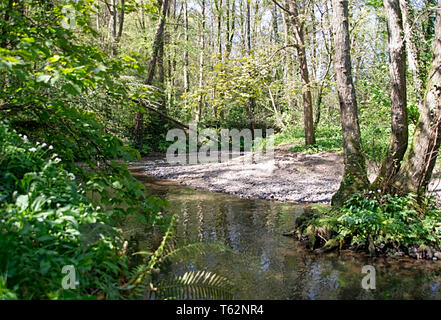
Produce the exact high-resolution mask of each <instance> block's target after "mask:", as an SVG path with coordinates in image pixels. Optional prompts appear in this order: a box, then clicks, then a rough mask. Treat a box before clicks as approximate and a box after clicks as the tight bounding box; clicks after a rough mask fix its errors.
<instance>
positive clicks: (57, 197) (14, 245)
mask: <svg viewBox="0 0 441 320" xmlns="http://www.w3.org/2000/svg"><path fill="white" fill-rule="evenodd" d="M0 150H1V158H0V176H1V177H2V182H3V183H2V184H1V196H0V218H1V224H0V256H1V257H2V259H1V260H0V272H1V274H2V276H3V278H4V279H5V280H4V281H5V282H6V283H7V285H8V288H14V291H15V292H16V293H17V295H18V296H19V297H22V298H24V297H25V298H48V297H52V298H54V297H57V296H60V295H61V296H62V295H63V290H62V289H61V280H62V278H63V277H64V276H65V275H64V274H62V273H61V270H62V267H63V266H65V265H74V266H75V268H76V274H77V279H78V281H79V287H78V290H76V294H78V295H79V296H81V295H92V294H96V292H97V291H98V290H103V291H105V292H107V293H109V294H110V297H116V296H118V295H119V293H118V290H117V284H118V277H119V275H120V273H124V272H125V268H126V265H125V264H126V260H125V259H124V258H123V257H121V256H119V254H118V251H119V243H120V241H119V240H120V239H119V234H118V232H117V231H116V229H115V228H113V227H110V226H108V225H107V223H108V222H109V218H110V217H109V216H108V214H107V212H106V211H104V210H102V209H100V208H99V207H95V206H93V205H92V203H91V201H90V200H89V199H87V198H86V196H85V193H86V190H85V189H84V187H82V186H80V185H79V184H78V182H77V179H76V177H75V175H74V174H72V173H70V172H68V171H67V170H65V169H64V168H63V166H62V164H61V159H60V158H58V155H57V154H55V153H54V152H53V150H52V147H51V146H48V145H46V144H45V143H42V144H41V143H36V144H34V143H32V142H30V141H29V140H28V139H27V137H26V136H20V135H18V134H17V133H15V132H14V131H12V130H11V129H10V128H9V127H8V126H7V125H5V124H4V123H1V124H0ZM88 228H89V232H87V229H88ZM92 288H93V289H94V290H95V291H92Z"/></svg>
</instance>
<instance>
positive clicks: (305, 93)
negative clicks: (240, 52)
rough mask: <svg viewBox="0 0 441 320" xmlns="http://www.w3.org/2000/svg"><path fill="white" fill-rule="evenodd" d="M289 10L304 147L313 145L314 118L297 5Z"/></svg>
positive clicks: (293, 5)
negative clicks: (294, 49) (300, 96)
mask: <svg viewBox="0 0 441 320" xmlns="http://www.w3.org/2000/svg"><path fill="white" fill-rule="evenodd" d="M286 4H288V2H286ZM290 10H291V13H292V14H291V23H292V26H293V31H294V37H295V39H296V49H297V55H298V59H299V68H300V77H301V80H302V99H303V116H304V117H303V119H304V126H305V145H313V144H315V134H314V116H313V107H312V94H311V83H310V81H309V71H308V60H307V58H306V46H305V40H304V30H303V22H302V21H300V20H299V19H300V17H299V11H298V8H297V3H296V2H295V1H294V2H293V3H292V6H291V7H290Z"/></svg>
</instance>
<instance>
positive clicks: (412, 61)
mask: <svg viewBox="0 0 441 320" xmlns="http://www.w3.org/2000/svg"><path fill="white" fill-rule="evenodd" d="M400 8H401V15H402V20H403V28H404V39H405V42H406V49H407V61H408V63H409V70H410V71H411V72H412V77H413V86H414V90H415V95H416V98H417V105H418V110H419V111H421V110H422V109H423V101H424V95H423V81H422V79H421V71H420V62H419V61H418V60H419V59H418V53H417V52H418V51H417V48H416V46H415V37H414V35H413V32H412V28H411V21H409V20H410V18H409V10H408V1H407V0H400Z"/></svg>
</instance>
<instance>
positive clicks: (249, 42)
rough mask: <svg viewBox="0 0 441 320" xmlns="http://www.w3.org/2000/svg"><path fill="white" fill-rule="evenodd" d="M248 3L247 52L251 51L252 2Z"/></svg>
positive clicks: (248, 0)
mask: <svg viewBox="0 0 441 320" xmlns="http://www.w3.org/2000/svg"><path fill="white" fill-rule="evenodd" d="M246 1H247V9H246V10H247V18H246V24H247V27H246V32H247V51H251V8H250V7H251V0H246Z"/></svg>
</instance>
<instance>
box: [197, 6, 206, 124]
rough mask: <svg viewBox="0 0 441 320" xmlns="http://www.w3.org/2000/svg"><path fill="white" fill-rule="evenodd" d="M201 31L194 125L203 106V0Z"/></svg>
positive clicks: (199, 118) (199, 117)
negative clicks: (197, 97)
mask: <svg viewBox="0 0 441 320" xmlns="http://www.w3.org/2000/svg"><path fill="white" fill-rule="evenodd" d="M201 16H202V17H201V18H202V21H201V31H200V39H199V47H200V50H201V52H200V53H199V92H200V95H199V103H198V109H197V110H196V117H195V118H196V119H195V121H196V123H198V122H199V121H200V120H201V116H202V108H203V104H204V97H205V94H204V93H203V92H202V90H203V85H204V50H205V0H202V3H201Z"/></svg>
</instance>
